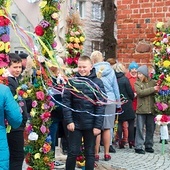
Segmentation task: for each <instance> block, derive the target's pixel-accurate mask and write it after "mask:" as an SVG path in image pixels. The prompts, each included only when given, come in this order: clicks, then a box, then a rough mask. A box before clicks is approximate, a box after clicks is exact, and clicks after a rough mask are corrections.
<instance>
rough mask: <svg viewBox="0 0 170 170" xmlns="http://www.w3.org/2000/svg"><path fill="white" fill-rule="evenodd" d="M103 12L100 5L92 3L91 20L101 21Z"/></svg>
mask: <svg viewBox="0 0 170 170" xmlns="http://www.w3.org/2000/svg"><path fill="white" fill-rule="evenodd" d="M103 19H104V11H103V8H102V5H101V4H99V3H92V20H95V21H103Z"/></svg>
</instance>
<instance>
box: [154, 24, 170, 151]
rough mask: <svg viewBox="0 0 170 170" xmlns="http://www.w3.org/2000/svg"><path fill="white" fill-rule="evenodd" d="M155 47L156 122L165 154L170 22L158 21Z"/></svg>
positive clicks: (169, 107) (169, 92) (169, 119)
mask: <svg viewBox="0 0 170 170" xmlns="http://www.w3.org/2000/svg"><path fill="white" fill-rule="evenodd" d="M153 45H154V48H153V53H154V60H153V62H154V66H155V74H154V77H153V78H155V79H156V80H157V85H159V86H160V90H159V92H158V93H157V94H156V96H155V110H156V113H157V116H156V117H155V123H156V124H157V125H159V126H160V134H161V141H162V149H161V152H162V154H164V150H165V145H164V144H165V140H168V139H169V134H168V127H167V124H169V123H170V116H169V115H170V23H167V24H165V23H163V22H158V23H157V24H156V34H155V39H154V42H153Z"/></svg>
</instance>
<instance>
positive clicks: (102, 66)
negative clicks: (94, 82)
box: [94, 61, 112, 77]
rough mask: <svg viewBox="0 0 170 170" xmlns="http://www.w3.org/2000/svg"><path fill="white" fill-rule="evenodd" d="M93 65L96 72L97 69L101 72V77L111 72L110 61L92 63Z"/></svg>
mask: <svg viewBox="0 0 170 170" xmlns="http://www.w3.org/2000/svg"><path fill="white" fill-rule="evenodd" d="M94 67H95V69H96V73H98V72H99V71H101V72H102V77H106V76H108V75H109V74H110V73H111V72H112V68H111V66H110V63H108V62H105V61H103V62H100V63H96V64H94Z"/></svg>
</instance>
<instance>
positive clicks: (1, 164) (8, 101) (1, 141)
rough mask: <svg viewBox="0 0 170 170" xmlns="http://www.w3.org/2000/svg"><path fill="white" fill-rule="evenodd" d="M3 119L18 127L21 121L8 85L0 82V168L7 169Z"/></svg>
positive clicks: (7, 158)
mask: <svg viewBox="0 0 170 170" xmlns="http://www.w3.org/2000/svg"><path fill="white" fill-rule="evenodd" d="M5 119H7V120H8V123H9V124H10V125H11V126H12V127H13V128H18V127H19V126H20V125H21V122H22V114H21V112H20V108H19V105H18V104H17V102H16V101H15V100H14V97H13V95H12V93H11V91H10V89H9V87H7V86H5V85H3V84H0V155H1V156H0V169H3V170H9V150H8V143H7V137H6V127H5Z"/></svg>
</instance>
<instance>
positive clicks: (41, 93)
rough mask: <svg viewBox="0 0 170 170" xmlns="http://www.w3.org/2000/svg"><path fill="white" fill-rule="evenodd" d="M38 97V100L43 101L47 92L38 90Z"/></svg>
mask: <svg viewBox="0 0 170 170" xmlns="http://www.w3.org/2000/svg"><path fill="white" fill-rule="evenodd" d="M36 97H37V99H38V100H41V101H43V100H44V97H45V94H44V92H42V91H38V92H36Z"/></svg>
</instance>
